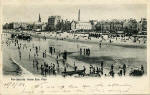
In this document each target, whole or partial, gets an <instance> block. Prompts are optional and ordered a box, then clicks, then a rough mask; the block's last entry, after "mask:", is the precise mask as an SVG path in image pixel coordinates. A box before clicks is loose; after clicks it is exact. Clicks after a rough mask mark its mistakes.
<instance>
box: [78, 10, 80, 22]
mask: <svg viewBox="0 0 150 95" xmlns="http://www.w3.org/2000/svg"><path fill="white" fill-rule="evenodd" d="M78 21H80V9H79V11H78Z"/></svg>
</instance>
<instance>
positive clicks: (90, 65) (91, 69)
mask: <svg viewBox="0 0 150 95" xmlns="http://www.w3.org/2000/svg"><path fill="white" fill-rule="evenodd" d="M92 68H93V66H92V65H90V74H92Z"/></svg>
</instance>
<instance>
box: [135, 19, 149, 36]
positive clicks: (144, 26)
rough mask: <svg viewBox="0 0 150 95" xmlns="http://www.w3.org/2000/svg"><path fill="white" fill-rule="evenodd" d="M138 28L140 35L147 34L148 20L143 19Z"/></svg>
mask: <svg viewBox="0 0 150 95" xmlns="http://www.w3.org/2000/svg"><path fill="white" fill-rule="evenodd" d="M137 28H138V31H139V33H146V34H147V19H146V18H141V20H140V21H139V22H138V26H137Z"/></svg>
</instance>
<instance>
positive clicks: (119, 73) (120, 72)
mask: <svg viewBox="0 0 150 95" xmlns="http://www.w3.org/2000/svg"><path fill="white" fill-rule="evenodd" d="M118 75H119V76H122V68H121V67H120V66H119V72H118Z"/></svg>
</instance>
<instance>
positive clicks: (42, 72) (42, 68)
mask: <svg viewBox="0 0 150 95" xmlns="http://www.w3.org/2000/svg"><path fill="white" fill-rule="evenodd" d="M41 75H44V67H43V65H41Z"/></svg>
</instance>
